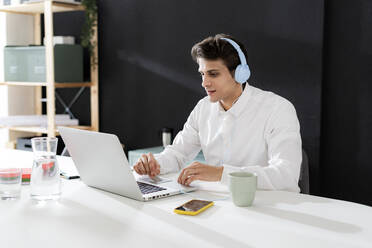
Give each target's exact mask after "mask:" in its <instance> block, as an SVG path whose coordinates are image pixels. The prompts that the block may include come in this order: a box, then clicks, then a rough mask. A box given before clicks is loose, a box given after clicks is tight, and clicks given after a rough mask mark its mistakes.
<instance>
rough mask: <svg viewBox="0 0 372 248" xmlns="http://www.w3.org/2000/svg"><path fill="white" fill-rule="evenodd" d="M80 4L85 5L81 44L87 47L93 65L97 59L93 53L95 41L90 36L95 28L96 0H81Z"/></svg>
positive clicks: (93, 33)
mask: <svg viewBox="0 0 372 248" xmlns="http://www.w3.org/2000/svg"><path fill="white" fill-rule="evenodd" d="M81 4H82V5H83V6H84V7H85V23H84V25H83V28H82V34H81V37H80V38H81V45H82V46H83V47H86V48H88V50H89V53H90V55H91V64H92V65H93V66H95V65H96V64H97V63H98V61H97V57H96V56H95V54H94V49H95V47H96V46H97V41H93V40H92V38H93V36H94V35H95V32H97V30H96V29H95V26H96V25H97V9H98V8H97V0H82V2H81Z"/></svg>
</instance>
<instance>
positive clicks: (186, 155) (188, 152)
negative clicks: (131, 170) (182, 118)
mask: <svg viewBox="0 0 372 248" xmlns="http://www.w3.org/2000/svg"><path fill="white" fill-rule="evenodd" d="M200 108H201V101H199V103H198V104H197V105H196V106H195V108H194V109H193V111H192V112H191V113H190V115H189V117H188V118H187V121H186V123H185V125H184V126H183V129H182V130H181V131H180V132H179V133H178V134H177V136H176V138H175V139H174V141H173V144H172V145H169V146H167V147H166V148H165V149H164V151H163V152H162V153H159V154H155V155H154V156H155V159H156V160H157V161H158V162H159V164H160V174H166V173H169V172H176V171H179V170H180V169H182V168H184V167H185V165H186V162H188V161H191V160H192V159H193V158H195V156H196V155H197V154H198V153H199V151H200V149H201V146H200V139H199V128H198V118H199V115H200Z"/></svg>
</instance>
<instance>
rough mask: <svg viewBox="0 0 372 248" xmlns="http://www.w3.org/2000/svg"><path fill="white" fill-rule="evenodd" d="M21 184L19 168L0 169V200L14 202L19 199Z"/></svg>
mask: <svg viewBox="0 0 372 248" xmlns="http://www.w3.org/2000/svg"><path fill="white" fill-rule="evenodd" d="M21 184H22V170H21V168H8V169H0V197H1V200H15V199H18V198H19V197H20V194H21Z"/></svg>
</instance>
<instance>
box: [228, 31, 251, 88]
mask: <svg viewBox="0 0 372 248" xmlns="http://www.w3.org/2000/svg"><path fill="white" fill-rule="evenodd" d="M221 40H226V41H227V42H229V43H230V44H231V45H232V46H233V47H234V48H235V50H236V51H237V52H238V55H239V59H240V65H238V66H237V67H236V69H235V76H234V78H235V81H236V82H238V83H241V84H243V83H245V82H246V81H247V80H248V78H249V77H250V76H251V70H250V69H249V66H248V64H247V60H246V58H245V56H244V53H243V51H242V50H241V49H240V47H239V45H238V44H237V43H236V42H235V41H233V40H231V39H229V38H221Z"/></svg>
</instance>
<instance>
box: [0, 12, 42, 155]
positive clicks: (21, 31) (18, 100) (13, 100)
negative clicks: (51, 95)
mask: <svg viewBox="0 0 372 248" xmlns="http://www.w3.org/2000/svg"><path fill="white" fill-rule="evenodd" d="M33 41H34V18H33V16H30V15H17V14H8V13H0V81H4V46H6V45H29V44H33ZM34 106H35V101H34V88H33V87H14V86H13V87H8V86H0V116H8V115H20V114H22V115H24V114H34ZM30 135H31V134H30V133H20V132H14V131H8V130H7V129H1V128H0V148H2V147H4V146H5V145H6V143H7V142H9V141H14V140H16V139H17V137H22V136H30Z"/></svg>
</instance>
